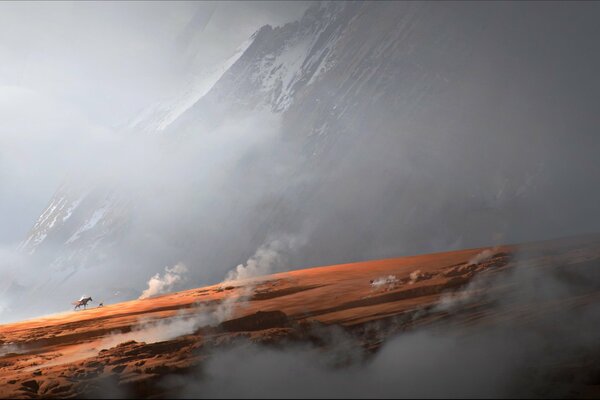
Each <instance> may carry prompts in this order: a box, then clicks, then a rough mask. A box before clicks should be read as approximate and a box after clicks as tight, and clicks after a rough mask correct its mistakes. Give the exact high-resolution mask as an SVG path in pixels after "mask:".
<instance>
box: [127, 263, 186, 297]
mask: <svg viewBox="0 0 600 400" xmlns="http://www.w3.org/2000/svg"><path fill="white" fill-rule="evenodd" d="M187 272H188V269H187V267H186V266H185V265H183V264H181V263H180V264H176V265H174V266H172V267H165V272H164V274H163V275H160V273H157V274H156V275H154V276H153V277H152V278H150V280H149V281H148V289H146V290H144V291H143V292H142V295H141V296H140V297H139V299H147V298H149V297H153V296H156V295H159V294H164V293H168V292H170V291H172V290H173V288H175V287H176V286H177V285H179V284H181V283H183V282H184V281H185V280H186V277H185V274H187Z"/></svg>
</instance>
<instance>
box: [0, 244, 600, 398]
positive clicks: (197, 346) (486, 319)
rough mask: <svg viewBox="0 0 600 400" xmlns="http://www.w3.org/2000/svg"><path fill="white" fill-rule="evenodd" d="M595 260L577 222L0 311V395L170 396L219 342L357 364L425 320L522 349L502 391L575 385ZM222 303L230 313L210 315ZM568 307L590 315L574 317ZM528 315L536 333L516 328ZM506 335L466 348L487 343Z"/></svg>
mask: <svg viewBox="0 0 600 400" xmlns="http://www.w3.org/2000/svg"><path fill="white" fill-rule="evenodd" d="M599 266H600V239H599V237H598V236H586V237H577V238H572V239H565V240H557V241H551V242H541V243H530V244H526V245H522V246H500V247H496V248H492V249H485V248H479V249H469V250H462V251H455V252H449V253H437V254H429V255H421V256H414V257H405V258H396V259H387V260H378V261H370V262H362V263H356V264H344V265H335V266H330V267H320V268H311V269H305V270H298V271H292V272H286V273H280V274H276V275H269V276H264V277H261V278H258V279H255V280H252V281H250V282H245V281H237V282H235V283H233V284H231V285H230V286H227V287H225V288H223V287H222V286H221V285H216V286H209V287H206V288H201V289H193V290H189V291H185V292H180V293H173V294H169V295H164V296H159V297H155V298H150V299H145V300H137V301H131V302H126V303H119V304H106V305H105V306H104V307H102V308H91V309H88V310H85V311H78V312H70V313H65V314H58V315H51V316H48V317H44V318H40V319H35V320H30V321H24V322H20V323H14V324H9V325H3V326H0V340H1V342H0V343H1V344H2V348H1V350H2V353H0V397H11V398H12V397H27V398H37V397H69V396H78V397H80V396H100V395H101V396H105V395H106V393H109V392H110V393H112V394H111V395H110V396H113V397H128V396H138V397H139V396H141V397H157V396H158V397H168V396H179V395H182V393H184V392H178V390H179V389H177V388H181V386H180V385H179V386H178V385H171V384H167V382H173V380H175V381H177V382H179V383H181V382H188V380H189V381H190V382H191V381H193V382H202V380H203V379H205V378H204V377H205V373H210V371H206V370H204V368H209V366H210V365H212V364H211V360H212V359H213V358H214V357H218V356H219V354H221V353H222V352H224V351H227V350H228V349H239V348H240V347H241V348H254V346H259V347H258V349H259V350H258V353H257V354H261V352H263V351H267V349H277V351H287V350H288V349H289V350H290V351H296V350H293V349H297V348H298V346H309V347H310V348H316V349H319V352H321V353H322V354H328V352H333V354H342V355H343V357H342V358H341V359H339V360H338V361H336V362H337V363H338V364H337V366H336V367H335V368H340V367H342V368H343V367H344V366H346V367H347V366H352V368H356V367H359V368H369V365H370V364H369V360H373V359H374V360H378V357H380V356H381V357H392V358H394V357H395V356H394V354H393V353H389V352H390V351H392V352H393V351H394V350H392V349H393V348H394V347H393V346H394V343H396V345H397V344H398V343H402V340H409V342H410V341H411V340H412V339H411V338H415V337H417V338H418V337H420V336H419V335H425V336H424V337H427V335H431V334H432V332H439V333H440V334H441V335H442V337H439V338H436V339H435V343H439V342H440V341H441V342H443V341H444V340H448V337H454V335H456V332H457V331H458V332H460V335H458V336H456V340H455V341H453V342H451V348H452V349H454V350H452V351H457V350H460V351H461V352H462V353H461V354H463V356H464V357H466V358H467V359H469V357H472V356H473V355H472V354H471V352H473V351H474V350H473V347H472V343H480V344H481V341H482V338H485V337H488V335H489V332H492V333H494V334H495V335H500V336H501V337H502V332H509V335H510V337H511V338H512V339H511V340H510V341H509V342H508V343H511V342H514V343H515V346H514V348H512V347H511V348H509V349H507V350H505V352H507V353H509V354H510V352H513V351H517V350H518V352H520V353H523V354H525V357H526V358H527V359H528V360H529V359H531V360H529V361H528V362H529V364H525V365H524V366H523V365H520V364H518V365H519V368H515V369H514V371H512V372H513V373H514V374H515V378H514V379H513V378H511V379H510V380H509V381H507V382H508V383H507V384H506V385H507V386H506V387H503V388H502V389H505V390H506V393H508V394H510V393H512V394H515V393H521V394H523V393H526V394H527V393H534V394H537V395H544V396H548V395H550V394H551V393H554V394H556V393H564V394H565V395H567V396H580V395H583V394H588V395H589V394H591V393H596V392H594V390H595V389H594V388H595V387H597V386H595V385H597V384H598V382H597V376H596V375H594V374H593V373H590V371H592V372H593V371H596V370H597V369H598V368H599V367H598V365H597V362H596V361H594V360H597V358H593V356H592V355H594V354H600V349H599V348H598V347H597V346H596V345H592V344H586V343H588V342H586V341H585V340H584V341H582V340H581V337H580V336H579V335H578V334H576V333H574V332H573V331H578V332H580V333H581V332H583V333H585V332H592V331H593V330H590V329H591V328H592V327H591V326H590V324H591V325H594V324H595V323H596V321H597V319H596V317H595V316H594V315H595V314H594V313H595V304H597V300H598V298H599V296H600V293H598V288H599V287H600V285H599V284H598V283H599V282H600V272H599V271H600V269H599ZM249 292H253V295H249ZM226 306H229V307H230V317H227V318H226V319H225V320H223V321H221V322H218V320H216V319H215V318H214V317H211V316H214V315H218V314H217V311H218V310H220V309H222V308H223V307H226ZM577 315H589V316H590V317H589V319H584V320H583V323H582V324H581V321H582V320H580V319H578V318H577V317H574V316H577ZM561 321H563V322H564V324H562V325H564V326H561ZM577 324H581V325H577ZM540 329H541V331H542V332H543V333H544V335H543V336H542V337H541V338H540V337H537V336H536V337H537V339H535V341H534V342H522V340H523V336H528V335H529V334H533V335H535V334H536V332H539V331H540ZM563 330H566V332H567V334H566V335H565V334H564V333H563V334H561V332H562V331H563ZM523 333H527V335H524V334H523ZM415 335H416V336H415ZM557 335H558V336H557ZM561 335H562V336H561ZM555 337H556V340H555V339H552V338H555ZM403 338H406V339H403ZM442 338H445V339H443V340H442ZM592 342H593V343H595V342H594V341H593V340H592V341H591V342H589V343H592ZM596 342H597V341H596ZM410 343H412V342H410ZM506 343H507V342H506V341H505V339H502V341H500V342H493V341H490V343H489V344H488V345H489V348H488V347H481V348H479V347H475V349H476V352H477V353H481V352H484V354H486V353H487V352H488V351H489V352H491V353H494V352H495V351H497V350H495V349H494V347H496V346H500V347H502V346H505V345H506ZM342 344H343V346H345V347H343V348H342V350H339V347H340V345H342ZM483 344H484V345H486V342H485V341H484V342H483ZM390 346H391V347H390ZM431 346H433V347H435V344H434V342H432V343H431ZM556 346H559V347H556ZM581 346H583V347H581ZM531 347H533V348H536V349H537V348H541V349H546V350H544V351H543V354H544V356H543V357H542V356H541V355H540V354H539V353H531ZM301 348H302V347H301ZM550 348H554V349H555V350H554V351H552V352H548V350H547V349H550ZM559 348H560V351H559ZM571 348H573V350H572V351H571V350H569V351H566V350H565V349H571ZM336 349H337V350H336ZM413 350H415V351H417V353H415V355H414V357H420V355H419V354H421V353H420V352H419V351H418V348H417V349H413ZM340 351H341V353H339V352H340ZM336 352H337V353H336ZM422 352H423V357H426V353H427V346H425V347H423V349H422ZM292 354H296V353H292ZM300 354H302V352H300V353H298V354H297V355H294V357H300ZM553 354H555V355H557V357H558V355H560V357H558V358H552V357H550V358H548V357H549V355H553ZM443 356H444V355H443V354H440V355H439V357H443ZM336 357H337V356H336ZM515 357H516V356H515ZM590 357H591V358H590ZM500 359H502V357H501V356H499V357H498V360H500ZM414 361H415V362H416V361H418V359H415V360H414ZM437 361H438V362H439V363H441V364H440V365H443V364H444V362H445V361H444V360H443V359H441V358H438V359H437ZM459 361H460V360H459ZM459 361H456V360H454V361H453V365H455V367H454V368H458V366H457V365H460V363H459V364H456V363H457V362H459ZM248 362H249V361H248ZM302 362H304V361H302ZM490 362H491V364H492V365H493V363H494V362H496V361H495V360H494V359H491V361H490ZM498 362H500V361H498ZM488 364H489V363H488ZM488 364H482V365H479V364H475V365H478V366H479V367H480V368H482V369H483V370H486V368H488V367H489V365H488ZM417 365H420V364H419V363H417ZM436 365H437V364H436ZM315 368H316V367H315ZM469 368H472V365H471V366H469ZM199 371H203V372H202V373H200V375H198V374H199ZM267 373H268V371H267ZM407 373H409V372H407ZM365 374H366V372H365ZM349 376H350V375H349ZM361 376H362V375H361ZM364 376H367V375H364ZM238 378H239V379H242V377H233V378H232V379H233V381H232V384H235V379H238ZM504 378H506V376H503V379H504ZM517 378H518V379H517ZM360 379H362V378H358V377H354V378H352V382H355V381H360ZM365 379H367V378H365ZM439 379H442V378H441V377H440V378H439ZM442 380H443V379H442ZM523 382H525V383H527V382H529V383H527V384H525V383H523ZM438 383H440V382H439V381H438ZM509 383H510V385H509ZM511 385H513V386H514V387H513V386H511ZM522 385H525V386H522ZM186 387H187V386H186ZM477 387H478V386H477V385H474V386H473V387H471V388H467V387H464V388H462V389H461V388H459V390H458V392H456V393H480V392H478V390H479V389H477ZM109 388H110V390H111V391H109V392H107V390H108V389H109ZM471 389H472V390H471ZM534 389H535V390H534ZM398 390H399V389H398ZM461 390H462V391H461ZM185 393H188V394H189V392H185ZM356 393H357V395H358V393H361V392H356ZM395 393H397V395H401V394H402V393H403V392H402V391H400V392H395ZM453 393H454V392H453ZM481 393H487V392H481ZM503 393H504V392H503ZM196 395H198V393H196ZM289 395H293V393H289Z"/></svg>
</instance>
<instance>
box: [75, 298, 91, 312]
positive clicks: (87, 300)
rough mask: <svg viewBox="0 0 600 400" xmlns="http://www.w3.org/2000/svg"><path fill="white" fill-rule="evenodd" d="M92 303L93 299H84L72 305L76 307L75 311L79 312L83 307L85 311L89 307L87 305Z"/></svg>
mask: <svg viewBox="0 0 600 400" xmlns="http://www.w3.org/2000/svg"><path fill="white" fill-rule="evenodd" d="M90 301H93V300H92V298H91V297H82V298H81V299H79V300H77V301H74V302H73V303H72V304H73V305H74V306H75V308H74V310H77V309H78V308H80V307H81V306H83V309H84V310H85V309H86V307H87V303H89V302H90Z"/></svg>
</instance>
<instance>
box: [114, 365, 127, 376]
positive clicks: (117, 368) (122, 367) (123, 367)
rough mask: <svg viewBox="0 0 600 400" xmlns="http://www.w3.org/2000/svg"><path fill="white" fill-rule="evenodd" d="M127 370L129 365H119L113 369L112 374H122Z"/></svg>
mask: <svg viewBox="0 0 600 400" xmlns="http://www.w3.org/2000/svg"><path fill="white" fill-rule="evenodd" d="M125 368H127V365H117V366H116V367H114V368H113V369H112V372H114V373H115V374H120V373H121V372H123V370H125Z"/></svg>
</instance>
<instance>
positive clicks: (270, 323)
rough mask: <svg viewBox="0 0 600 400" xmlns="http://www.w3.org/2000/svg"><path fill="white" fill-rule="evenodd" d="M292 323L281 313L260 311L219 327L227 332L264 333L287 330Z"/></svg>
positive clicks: (222, 323)
mask: <svg viewBox="0 0 600 400" xmlns="http://www.w3.org/2000/svg"><path fill="white" fill-rule="evenodd" d="M288 326H290V321H289V319H288V317H287V315H285V313H283V312H281V311H258V312H257V313H255V314H251V315H246V316H245V317H240V318H236V319H231V320H229V321H225V322H221V324H220V325H219V327H220V328H221V329H223V330H225V331H227V332H244V331H250V332H252V331H262V330H266V329H272V328H287V327H288Z"/></svg>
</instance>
